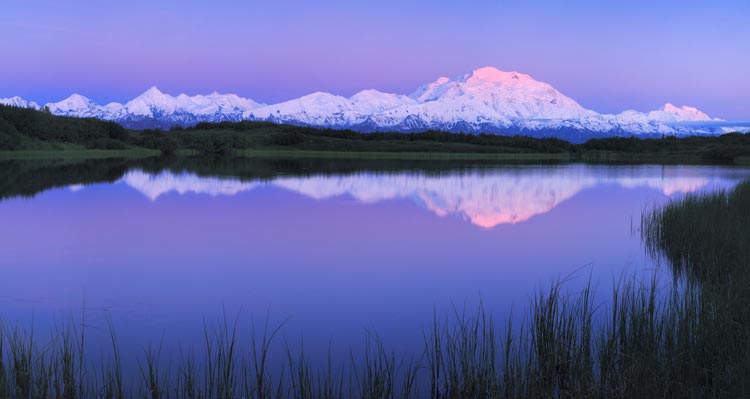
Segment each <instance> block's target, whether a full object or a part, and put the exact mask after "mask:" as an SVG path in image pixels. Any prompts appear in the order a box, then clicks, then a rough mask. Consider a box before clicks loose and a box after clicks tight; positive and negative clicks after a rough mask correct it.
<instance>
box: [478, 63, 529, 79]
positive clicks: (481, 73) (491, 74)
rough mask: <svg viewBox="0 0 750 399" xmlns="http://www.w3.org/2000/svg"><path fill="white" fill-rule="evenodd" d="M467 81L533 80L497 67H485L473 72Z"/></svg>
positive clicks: (524, 75) (527, 76)
mask: <svg viewBox="0 0 750 399" xmlns="http://www.w3.org/2000/svg"><path fill="white" fill-rule="evenodd" d="M465 80H467V81H469V80H479V81H484V82H497V83H511V82H514V81H520V80H533V79H531V77H530V76H529V75H526V74H523V73H519V72H515V71H513V72H506V71H503V70H500V69H497V68H495V67H490V66H488V67H483V68H479V69H475V70H473V71H471V73H469V74H467V75H466V77H465Z"/></svg>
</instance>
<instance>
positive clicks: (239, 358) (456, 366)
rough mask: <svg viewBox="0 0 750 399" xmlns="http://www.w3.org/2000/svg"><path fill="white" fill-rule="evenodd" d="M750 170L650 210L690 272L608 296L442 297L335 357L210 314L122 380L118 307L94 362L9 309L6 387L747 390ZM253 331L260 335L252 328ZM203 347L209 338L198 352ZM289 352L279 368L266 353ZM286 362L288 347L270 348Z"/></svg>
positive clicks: (63, 392) (158, 392) (493, 392)
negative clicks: (398, 346) (508, 305)
mask: <svg viewBox="0 0 750 399" xmlns="http://www.w3.org/2000/svg"><path fill="white" fill-rule="evenodd" d="M749 215H750V184H748V183H746V184H742V185H740V186H738V187H737V188H736V189H734V190H732V191H726V192H720V193H715V194H705V195H691V196H688V197H686V198H684V199H682V200H680V201H676V202H673V203H670V204H668V205H667V206H665V207H663V208H659V209H655V210H653V211H652V212H648V213H646V214H645V215H644V218H643V220H642V229H641V230H642V234H643V238H644V241H645V243H646V247H647V248H648V249H649V251H651V253H652V254H654V255H655V256H662V257H664V258H666V259H667V260H668V261H669V264H670V265H671V267H672V268H673V269H674V270H675V272H676V274H677V275H678V276H680V277H681V278H678V279H677V281H678V283H676V284H673V285H667V286H661V285H660V284H659V283H658V281H656V278H655V277H654V278H651V279H645V280H643V279H642V276H638V275H634V276H631V277H626V278H623V279H622V280H620V281H619V282H616V283H615V285H614V289H613V294H612V296H611V298H605V299H606V300H602V298H597V297H596V290H595V287H593V286H592V285H591V284H589V285H587V286H585V287H583V289H580V290H572V289H570V287H569V284H567V281H565V280H560V281H556V282H555V283H553V284H552V285H551V286H550V287H549V288H548V289H546V290H541V291H539V292H538V293H537V294H536V295H534V296H533V298H532V300H531V303H530V305H529V307H528V308H527V310H526V314H525V316H524V317H521V318H514V317H513V316H512V315H511V316H510V317H509V318H508V319H507V320H506V321H504V322H497V321H496V320H495V319H494V318H493V317H492V315H491V313H490V312H488V311H486V310H485V307H484V305H482V304H480V306H479V307H478V309H476V310H475V311H468V310H466V309H465V308H464V309H457V308H456V309H454V310H453V312H451V313H449V314H443V315H441V314H438V313H437V312H435V314H434V316H433V323H432V325H431V326H430V328H429V329H428V330H427V331H426V332H425V334H424V347H423V350H421V351H418V352H419V354H418V355H417V356H416V357H407V356H403V355H402V354H400V353H398V352H396V351H394V350H392V349H390V348H389V347H388V346H387V345H386V344H385V343H384V342H383V340H382V339H381V338H380V337H379V336H378V335H377V334H375V333H372V332H368V333H367V334H365V341H364V345H363V347H362V348H359V350H356V351H355V350H352V354H351V356H350V358H349V360H346V361H343V362H340V363H336V362H335V361H334V359H333V356H332V355H331V352H332V351H331V349H330V347H332V346H333V345H334V344H335V343H333V342H332V343H331V344H330V346H329V353H328V357H327V361H326V362H324V363H325V364H322V365H321V364H319V363H313V361H312V360H311V356H310V354H309V353H308V352H306V350H305V347H304V342H303V341H302V340H301V341H300V344H299V346H298V347H292V346H291V345H290V344H289V343H288V342H282V341H281V338H280V336H279V332H280V331H281V329H282V327H283V325H284V323H280V324H277V325H274V324H272V323H270V321H269V319H270V318H269V317H268V316H266V318H265V320H264V322H263V323H262V324H260V325H256V324H255V323H252V331H251V333H250V335H249V337H247V336H244V337H243V336H241V335H240V333H239V332H238V331H240V330H239V329H238V325H239V323H240V322H241V321H240V320H239V318H234V319H230V318H228V317H226V316H225V317H224V320H223V321H222V322H220V323H217V324H215V325H210V324H209V323H206V327H205V328H204V343H203V345H202V347H200V348H189V349H185V348H180V354H179V357H178V359H177V362H176V364H172V362H171V360H169V361H168V360H167V359H166V358H165V356H163V352H162V349H161V344H160V345H159V346H157V347H152V348H148V349H147V350H146V351H144V352H143V353H142V354H141V355H140V357H139V362H138V363H139V371H140V373H139V378H136V379H134V380H133V381H129V380H125V379H124V377H123V374H124V373H123V370H122V365H121V362H122V360H121V354H120V350H119V348H118V339H117V335H116V332H115V329H114V328H113V327H112V324H111V322H108V325H109V334H110V337H111V345H112V348H111V353H110V354H106V355H102V356H103V357H102V358H103V359H105V360H103V361H102V362H101V364H100V365H99V366H98V367H97V366H95V365H93V364H84V359H87V357H85V356H84V355H83V352H84V342H85V340H84V338H85V334H84V331H83V330H84V329H83V328H82V327H81V328H77V327H76V324H75V323H74V322H73V321H68V322H66V323H62V324H61V325H60V326H59V327H58V329H57V330H56V331H55V333H54V334H53V336H52V337H51V339H49V341H43V342H41V341H39V340H38V339H37V338H36V337H35V334H34V329H33V327H32V328H30V329H28V330H27V329H24V328H23V327H11V326H8V325H4V326H3V325H0V399H5V398H24V399H26V398H66V399H67V398H71V399H72V398H113V399H114V398H117V399H120V398H150V399H157V398H190V399H197V398H205V399H209V398H211V399H213V398H216V399H229V398H264V399H265V398H287V397H291V398H344V397H360V398H423V397H430V398H636V397H637V398H641V397H644V398H706V397H710V398H722V397H728V398H735V397H748V395H750V333H748V331H750V270H748V266H750V265H749V264H748V248H747V246H748V245H747V244H748V243H749V242H750V241H748V239H749V237H748V227H747V226H748V224H747V223H748V218H749V217H750V216H749ZM247 338H249V342H247V343H249V348H250V349H249V350H247V349H246V350H241V349H239V348H245V346H243V345H240V343H242V342H245V339H247ZM195 350H198V352H195ZM271 358H274V359H284V360H285V361H284V362H283V364H281V365H280V366H278V367H276V366H274V367H273V368H272V367H271V366H270V364H271V362H269V359H271ZM273 364H276V363H273Z"/></svg>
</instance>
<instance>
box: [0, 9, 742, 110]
mask: <svg viewBox="0 0 750 399" xmlns="http://www.w3.org/2000/svg"><path fill="white" fill-rule="evenodd" d="M405 3H406V2H404V1H394V0H378V1H316V2H311V1H294V0H276V1H262V2H261V1H228V0H216V1H210V2H209V1H186V0H181V1H174V0H165V1H158V2H157V1H140V0H139V1H127V2H124V1H117V2H114V1H112V2H101V1H93V0H90V1H85V0H68V1H51V0H38V1H37V0H4V1H3V2H2V4H1V5H0V37H2V38H3V39H2V40H1V41H0V54H2V57H1V58H0V97H9V96H13V95H20V96H22V97H24V98H27V99H30V100H34V101H37V102H41V103H43V102H47V101H58V100H60V99H62V98H64V97H66V96H67V95H69V94H70V93H72V92H78V93H81V94H83V95H86V96H88V97H90V98H92V99H94V100H95V101H97V102H100V103H105V102H109V101H126V100H129V99H130V98H132V97H134V96H136V95H138V94H139V93H141V92H143V91H145V90H146V89H147V88H148V87H150V86H152V85H156V86H158V87H159V88H160V89H161V90H162V91H164V92H167V93H170V94H178V93H181V92H185V93H188V94H199V93H208V92H212V91H214V90H218V91H219V92H233V93H237V94H239V95H241V96H245V97H251V98H253V99H255V100H258V101H261V102H266V103H272V102H278V101H283V100H287V99H290V98H293V97H297V96H300V95H304V94H309V93H310V92H313V91H328V92H331V93H335V94H341V95H347V96H348V95H351V94H354V93H355V92H357V91H359V90H361V89H365V88H375V89H379V90H383V91H388V92H399V93H410V92H412V91H413V90H414V89H415V88H416V87H417V86H419V85H421V84H424V83H427V82H431V81H433V80H435V79H436V78H437V77H439V76H457V75H461V74H463V73H466V72H468V71H470V70H472V69H475V68H478V67H482V66H487V65H490V66H495V67H498V68H500V69H504V70H518V71H521V72H525V73H528V74H530V75H532V76H533V77H535V78H536V79H538V80H542V81H546V82H548V83H550V84H552V85H553V86H555V87H556V88H557V89H559V90H560V91H562V92H563V93H564V94H566V95H568V96H570V97H572V98H574V99H575V100H577V101H578V102H580V103H581V104H582V105H583V106H584V107H587V108H590V109H593V110H596V111H599V112H608V113H610V112H619V111H622V110H624V109H630V108H632V109H637V110H641V111H645V110H651V109H656V108H657V107H659V106H661V105H662V104H663V103H665V102H673V103H675V104H678V105H682V104H688V105H694V106H696V107H698V108H700V109H702V110H704V111H705V112H707V113H708V114H710V115H712V116H717V117H721V118H725V119H733V120H750V77H748V71H750V23H748V17H750V2H748V1H747V0H726V1H712V2H708V1H659V2H652V1H645V0H634V1H627V2H610V1H580V0H572V1H562V0H559V1H534V2H531V1H520V0H514V1H500V0H495V1H486V0H475V1H435V0H432V1H422V0H419V1H411V2H409V3H408V4H405ZM657 3H658V4H657Z"/></svg>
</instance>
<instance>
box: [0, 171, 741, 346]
mask: <svg viewBox="0 0 750 399" xmlns="http://www.w3.org/2000/svg"><path fill="white" fill-rule="evenodd" d="M247 162H250V163H247ZM247 162H246V163H240V164H239V165H235V164H228V165H227V164H218V165H217V164H213V163H211V162H204V163H201V162H200V161H196V162H182V163H180V164H178V165H172V164H169V165H167V166H164V165H159V164H149V163H143V164H135V165H132V164H130V163H127V162H124V163H117V162H116V161H100V162H98V163H94V162H93V161H92V162H89V163H87V164H84V165H70V164H67V163H64V162H63V163H60V164H55V163H50V164H44V165H41V166H37V165H36V164H34V163H33V162H25V163H13V162H4V163H3V169H4V170H5V172H3V173H4V174H5V175H4V176H5V177H4V178H3V180H5V181H6V184H5V185H4V186H3V190H4V191H3V192H2V198H3V199H2V200H1V201H0V253H1V255H0V270H1V272H2V278H0V320H2V321H3V322H4V323H5V324H6V325H16V324H18V325H23V326H27V327H30V326H32V325H34V328H35V331H36V332H35V334H36V335H37V336H40V337H48V336H49V335H50V334H52V333H53V332H54V331H55V330H54V326H55V325H56V324H57V323H60V321H61V320H67V319H72V320H76V323H79V324H80V323H81V321H82V322H83V325H84V326H85V329H86V331H87V334H88V337H87V339H88V342H87V345H88V348H89V349H88V350H89V352H90V353H92V356H95V358H97V359H98V357H96V356H99V353H100V352H102V351H105V352H106V351H107V350H108V349H107V348H108V345H109V343H108V336H107V327H106V326H107V320H111V321H112V323H113V325H114V326H115V328H116V330H117V335H118V340H119V341H120V345H121V347H122V348H123V352H124V353H125V354H126V356H125V357H126V358H127V357H131V358H134V357H137V356H139V355H140V354H141V353H142V351H143V349H144V348H146V347H147V346H148V345H149V344H151V345H158V344H159V342H163V343H164V348H165V349H164V351H165V353H168V354H171V355H170V356H177V355H176V353H178V352H179V351H180V350H182V349H184V348H199V347H200V345H201V344H202V339H203V331H204V330H203V329H204V325H208V326H213V325H215V324H216V323H218V322H220V321H221V320H223V319H224V318H227V319H228V320H229V322H230V323H231V322H233V321H234V320H235V318H238V320H239V331H240V333H241V334H249V331H250V329H251V320H253V321H254V322H255V324H256V328H262V326H263V324H264V323H265V320H266V318H268V320H269V325H270V326H271V327H272V328H273V327H275V326H278V325H280V324H282V323H283V327H282V329H281V330H280V333H279V334H280V335H279V338H278V342H279V345H283V343H284V342H286V343H287V344H288V345H290V346H291V347H298V346H300V345H302V344H301V342H304V347H305V350H306V351H308V352H309V353H310V354H311V356H312V358H313V359H318V361H319V360H320V359H323V358H324V357H325V356H327V354H328V353H329V352H330V353H332V356H334V357H336V358H341V359H346V358H347V357H348V356H349V352H350V351H352V353H354V352H356V351H357V350H356V349H355V348H357V347H360V346H362V343H363V342H364V339H365V337H366V334H368V333H375V332H376V333H377V334H378V336H379V337H380V338H381V339H382V341H383V342H384V343H385V345H386V346H387V347H389V348H393V350H395V351H398V352H400V353H415V354H416V353H417V352H419V351H420V350H421V349H422V347H423V345H424V339H423V334H424V333H425V332H426V330H428V329H429V328H430V326H431V324H432V321H433V315H434V314H438V315H445V314H451V313H453V312H456V313H459V314H460V313H461V312H463V311H464V309H466V311H468V312H475V311H476V309H477V306H478V305H479V303H480V301H481V303H482V304H483V306H484V307H485V309H486V310H487V311H488V312H489V313H491V314H492V315H493V316H495V317H496V318H497V319H499V320H504V319H506V318H508V317H511V316H510V315H511V309H514V313H513V314H514V316H513V317H515V318H519V319H522V318H523V314H524V312H525V309H526V307H527V305H528V303H529V300H530V298H532V297H533V296H534V295H535V294H536V293H538V292H539V291H540V290H544V289H546V288H548V287H549V286H550V285H551V284H552V283H553V282H554V281H556V280H560V279H562V280H565V281H566V283H565V284H566V287H567V289H570V290H572V291H575V290H580V289H581V288H583V287H584V286H585V285H586V284H587V283H588V282H589V280H590V281H591V282H592V284H593V285H594V286H595V287H596V290H597V292H598V294H597V295H598V296H599V297H600V300H599V302H605V301H606V300H607V298H608V297H609V295H610V293H611V291H612V287H613V284H615V283H616V282H617V281H618V279H619V278H621V277H622V276H624V275H629V274H634V273H647V274H648V275H653V274H654V273H656V274H657V275H658V276H659V278H660V281H662V282H663V283H664V284H669V283H670V281H671V276H670V274H669V270H668V269H667V268H658V267H656V265H655V263H654V262H653V261H652V260H651V259H649V257H648V256H647V254H646V252H645V251H644V248H643V244H642V242H641V237H640V234H639V232H638V229H639V228H640V220H641V214H642V212H643V211H644V210H648V209H652V208H653V207H654V206H658V205H660V204H663V203H665V202H666V201H670V200H674V199H678V198H680V197H681V196H683V195H685V194H686V193H692V192H701V191H713V190H719V189H725V188H731V187H733V186H735V185H736V184H737V183H739V182H740V181H743V180H746V179H748V178H750V170H748V169H742V168H735V167H721V166H652V165H646V166H629V165H624V166H610V165H607V166H603V165H586V164H568V165H493V164H458V165H455V164H446V165H440V166H439V167H436V166H435V164H430V165H429V167H422V166H421V165H420V164H419V163H416V164H409V165H408V166H403V165H396V166H393V165H390V164H388V165H382V166H381V165H379V164H378V163H377V162H372V163H371V164H367V165H364V166H361V165H359V166H357V167H352V166H351V165H347V164H345V161H340V163H344V165H343V166H341V165H339V163H337V162H336V161H317V162H311V163H305V162H299V161H294V160H291V161H284V160H276V161H273V162H270V161H269V162H262V163H261V164H255V163H252V162H251V161H247ZM235 169H236V173H235V172H234V171H233V170H235ZM14 190H16V191H14ZM259 326H260V327H259ZM272 355H273V356H275V357H276V358H277V360H279V361H280V359H282V358H283V356H285V355H284V353H283V351H282V350H277V351H275V352H272Z"/></svg>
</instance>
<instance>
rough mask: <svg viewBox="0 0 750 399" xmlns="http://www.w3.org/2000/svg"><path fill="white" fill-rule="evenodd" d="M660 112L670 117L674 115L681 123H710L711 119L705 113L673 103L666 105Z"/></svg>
mask: <svg viewBox="0 0 750 399" xmlns="http://www.w3.org/2000/svg"><path fill="white" fill-rule="evenodd" d="M659 111H662V112H664V113H666V114H669V115H674V116H675V117H676V118H677V119H678V120H680V121H690V122H694V121H710V120H711V117H710V116H708V115H706V113H704V112H703V111H701V110H699V109H698V108H695V107H689V106H687V105H683V106H681V107H678V106H676V105H674V104H672V103H666V104H664V105H663V106H662V107H661V108H660V109H659Z"/></svg>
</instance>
